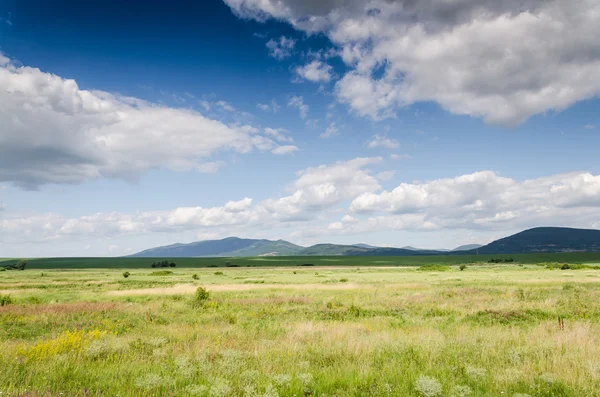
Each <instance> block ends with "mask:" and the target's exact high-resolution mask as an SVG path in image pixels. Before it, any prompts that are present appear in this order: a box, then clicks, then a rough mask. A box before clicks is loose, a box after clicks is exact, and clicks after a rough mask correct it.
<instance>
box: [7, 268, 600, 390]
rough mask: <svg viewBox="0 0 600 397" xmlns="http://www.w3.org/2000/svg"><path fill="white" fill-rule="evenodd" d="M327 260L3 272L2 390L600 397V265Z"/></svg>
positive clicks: (30, 269)
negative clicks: (200, 297)
mask: <svg viewBox="0 0 600 397" xmlns="http://www.w3.org/2000/svg"><path fill="white" fill-rule="evenodd" d="M279 259H281V258H279ZM304 259H306V258H301V259H299V261H300V262H302V261H303V260H304ZM312 259H313V261H314V258H312ZM326 259H327V258H322V259H320V260H326ZM330 259H331V258H330ZM337 259H340V260H341V261H343V262H344V263H345V264H348V262H346V260H347V259H348V258H337ZM350 259H351V260H358V259H356V258H350ZM360 259H362V260H363V261H371V263H373V264H377V265H386V264H387V265H390V266H395V265H396V264H397V263H396V262H392V263H389V262H384V263H374V262H376V261H380V260H381V261H387V260H390V258H366V259H365V258H360ZM395 260H400V261H403V260H404V258H394V259H393V261H395ZM91 261H94V260H91ZM97 261H100V259H97ZM145 261H146V262H147V260H145ZM195 261H198V262H194V263H203V264H207V265H208V264H209V262H205V261H209V260H208V259H206V260H204V259H203V260H195ZM232 261H233V260H232ZM236 261H237V259H236ZM244 261H250V259H244ZM256 262H261V261H256ZM267 262H269V261H267ZM314 262H316V261H314ZM35 263H36V262H35V261H34V262H30V264H34V266H35ZM141 263H142V262H140V266H141ZM144 263H145V262H144ZM210 263H215V260H214V259H211V260H210ZM242 263H244V264H245V263H247V262H242ZM351 263H352V264H353V265H355V264H357V263H360V262H351ZM362 263H365V262H362ZM39 264H40V267H50V264H51V260H48V261H44V260H40V262H39ZM97 264H99V263H97ZM111 264H114V262H111ZM119 264H120V263H119ZM319 264H323V263H322V262H319ZM326 264H327V267H278V268H277V267H275V268H274V267H271V268H246V267H240V268H219V269H210V268H197V269H193V268H181V267H180V266H182V265H181V264H178V267H177V268H172V269H150V268H147V266H146V268H135V267H133V266H132V267H131V268H129V269H81V270H74V269H49V270H46V269H44V270H39V269H32V268H29V269H28V270H25V271H5V272H0V306H1V307H0V368H1V371H0V393H1V394H0V396H2V397H4V396H96V395H102V396H265V397H273V396H415V397H416V396H427V397H432V396H454V397H458V396H510V397H523V396H540V397H541V396H600V269H595V268H591V269H581V270H549V269H547V268H545V267H542V266H535V265H524V266H522V265H521V266H519V265H496V266H490V265H485V266H473V265H469V266H467V268H466V269H465V270H464V271H460V270H459V268H458V266H452V267H450V268H449V269H448V268H444V267H437V268H435V267H434V268H426V269H419V268H417V267H369V268H356V267H340V266H335V265H340V264H341V263H337V262H334V261H331V262H329V261H326ZM42 265H43V266H42ZM71 265H74V262H73V263H71ZM69 267H73V268H74V267H77V266H69ZM113 267H117V266H113ZM124 271H128V272H129V273H130V276H129V277H128V278H124V277H123V275H122V273H123V272H124ZM164 271H171V272H173V273H172V274H164V273H158V274H154V275H153V274H152V273H154V272H164ZM194 275H195V277H194ZM199 286H203V287H205V288H206V289H207V290H208V292H209V293H210V296H209V299H208V300H206V301H205V302H197V301H195V300H194V293H195V291H196V289H197V288H198V287H199ZM194 302H196V304H194ZM2 305H3V306H2ZM559 319H560V321H559Z"/></svg>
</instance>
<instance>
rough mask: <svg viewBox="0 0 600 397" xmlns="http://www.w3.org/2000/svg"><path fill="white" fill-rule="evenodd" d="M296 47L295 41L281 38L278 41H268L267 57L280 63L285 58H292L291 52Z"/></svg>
mask: <svg viewBox="0 0 600 397" xmlns="http://www.w3.org/2000/svg"><path fill="white" fill-rule="evenodd" d="M295 45H296V40H294V39H291V38H287V37H285V36H281V37H280V38H279V40H273V39H271V40H269V41H268V42H267V48H268V49H269V55H270V56H272V57H273V58H275V59H277V60H278V61H281V60H283V59H285V58H289V57H290V56H292V51H293V50H294V46H295Z"/></svg>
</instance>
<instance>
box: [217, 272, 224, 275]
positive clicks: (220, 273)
mask: <svg viewBox="0 0 600 397" xmlns="http://www.w3.org/2000/svg"><path fill="white" fill-rule="evenodd" d="M222 275H223V272H215V276H222Z"/></svg>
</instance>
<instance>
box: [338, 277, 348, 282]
mask: <svg viewBox="0 0 600 397" xmlns="http://www.w3.org/2000/svg"><path fill="white" fill-rule="evenodd" d="M347 282H348V279H347V278H346V277H342V278H340V283H347Z"/></svg>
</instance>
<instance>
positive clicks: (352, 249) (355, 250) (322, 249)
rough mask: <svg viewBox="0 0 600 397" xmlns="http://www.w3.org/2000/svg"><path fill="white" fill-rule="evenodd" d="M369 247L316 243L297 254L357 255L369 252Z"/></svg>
mask: <svg viewBox="0 0 600 397" xmlns="http://www.w3.org/2000/svg"><path fill="white" fill-rule="evenodd" d="M372 250H373V249H371V248H361V247H357V246H355V245H340V244H316V245H313V246H310V247H308V248H304V249H303V250H301V251H299V252H298V253H297V255H298V256H340V255H359V254H361V253H364V252H371V251H372Z"/></svg>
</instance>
